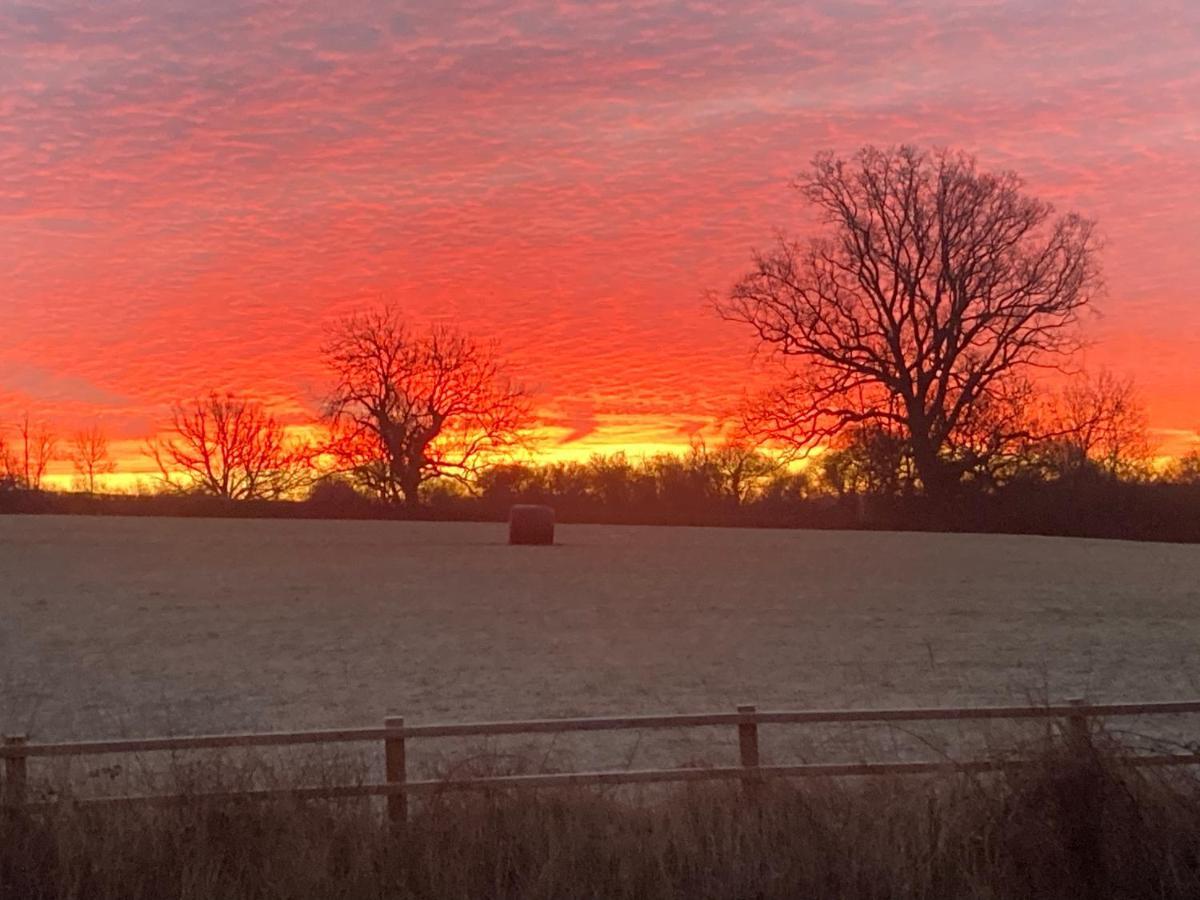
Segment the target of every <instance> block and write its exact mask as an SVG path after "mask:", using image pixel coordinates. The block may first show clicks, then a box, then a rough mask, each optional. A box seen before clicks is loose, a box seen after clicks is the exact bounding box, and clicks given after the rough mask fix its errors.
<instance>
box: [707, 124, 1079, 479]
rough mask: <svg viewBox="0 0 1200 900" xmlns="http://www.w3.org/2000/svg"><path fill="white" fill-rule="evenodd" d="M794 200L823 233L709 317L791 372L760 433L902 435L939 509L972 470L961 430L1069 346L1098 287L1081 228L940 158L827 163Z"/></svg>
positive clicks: (781, 249)
mask: <svg viewBox="0 0 1200 900" xmlns="http://www.w3.org/2000/svg"><path fill="white" fill-rule="evenodd" d="M795 187H796V188H797V189H798V190H799V192H800V194H801V196H802V197H803V198H804V199H805V200H806V201H807V202H808V203H809V204H811V205H812V206H813V207H815V209H816V210H817V211H818V212H819V213H820V214H821V215H822V216H823V218H824V221H825V222H826V224H827V225H828V227H829V230H828V232H827V233H826V234H825V235H824V236H823V237H820V238H817V239H814V240H812V241H810V242H808V243H807V244H801V243H798V242H795V241H791V240H787V239H784V238H782V237H781V238H780V240H779V242H778V244H777V246H776V247H775V248H774V249H773V250H771V251H770V252H767V253H762V254H759V255H757V256H756V258H755V260H754V268H753V271H752V272H751V273H750V274H748V275H747V276H746V277H744V278H743V279H742V280H741V281H740V282H738V284H737V285H736V286H735V287H734V288H733V289H732V290H731V292H730V293H729V295H728V296H727V297H725V298H724V299H722V300H720V301H718V303H717V306H718V310H719V312H720V313H721V314H722V315H723V316H724V317H725V318H727V319H731V320H734V321H739V322H743V323H745V324H747V325H749V326H750V327H751V329H752V330H753V331H754V333H755V334H756V335H757V337H758V339H759V340H760V342H762V344H764V345H765V346H766V347H768V348H771V349H773V350H775V351H777V352H778V353H779V354H781V355H782V356H783V357H785V359H786V360H789V361H792V362H795V363H798V364H799V365H798V367H797V368H792V369H790V370H789V376H790V377H789V379H788V381H787V383H786V384H784V385H783V386H782V387H781V388H779V389H777V390H775V391H773V392H772V393H771V394H770V395H769V396H768V397H767V398H766V399H767V402H766V404H765V405H764V408H763V415H762V416H761V418H760V422H761V425H762V426H763V428H764V430H765V432H766V433H767V434H769V435H771V436H774V437H779V438H784V439H786V440H789V441H791V442H792V443H793V444H794V445H796V446H798V447H802V448H809V447H813V446H817V445H820V444H823V443H827V442H828V441H829V440H830V438H832V437H833V436H834V435H837V434H840V433H841V432H842V431H843V430H845V429H846V428H848V427H851V426H854V425H865V424H873V425H877V426H881V427H884V428H887V429H899V430H900V431H901V432H902V433H903V435H904V438H905V441H906V443H907V445H908V449H909V452H910V453H911V454H912V459H913V463H914V465H915V467H916V470H917V472H918V474H919V476H920V480H921V484H922V486H923V488H924V490H925V492H926V493H927V494H929V495H930V496H933V497H936V498H942V499H944V498H946V497H947V496H948V495H949V494H951V493H952V492H953V491H954V490H955V488H956V485H957V484H958V483H959V482H960V480H961V478H962V476H963V474H964V472H966V471H967V470H968V469H969V468H971V467H972V466H973V465H976V464H977V460H975V459H974V458H973V457H974V454H975V452H977V450H978V448H975V449H974V450H973V451H972V452H970V453H964V451H963V444H964V429H966V430H967V431H970V430H971V429H970V428H969V427H968V426H969V423H970V422H971V420H972V418H973V417H974V416H975V415H976V413H977V411H978V410H979V409H980V407H981V405H982V404H986V403H989V402H991V401H992V400H993V399H994V398H996V396H997V394H999V393H1002V392H1003V390H1004V386H1005V384H1006V382H1007V381H1008V380H1009V379H1011V378H1012V377H1014V376H1020V375H1021V374H1022V372H1023V371H1024V370H1026V369H1028V368H1029V367H1032V366H1036V365H1041V364H1046V363H1048V362H1051V361H1052V360H1053V359H1054V358H1055V357H1058V356H1060V355H1062V354H1065V353H1068V352H1069V351H1071V350H1072V349H1073V348H1074V347H1075V345H1076V344H1075V340H1074V338H1073V334H1074V332H1073V329H1072V327H1071V326H1073V325H1074V323H1075V322H1076V319H1077V314H1078V312H1079V310H1080V309H1081V308H1083V307H1084V306H1085V305H1086V304H1087V303H1088V302H1089V300H1090V299H1091V297H1092V294H1093V292H1094V290H1095V288H1096V286H1097V284H1098V279H1099V276H1098V270H1097V265H1096V261H1095V256H1096V252H1095V251H1096V241H1095V238H1094V237H1093V226H1092V224H1091V223H1090V222H1088V221H1086V220H1084V219H1082V218H1080V217H1079V216H1077V215H1074V214H1071V215H1066V216H1062V217H1059V218H1053V209H1052V207H1051V206H1050V205H1049V204H1047V203H1044V202H1041V201H1039V200H1036V199H1034V198H1031V197H1028V196H1026V195H1024V194H1023V193H1022V192H1021V181H1020V179H1019V178H1018V177H1017V176H1016V175H1014V174H1012V173H1000V174H990V173H986V172H982V171H979V170H978V169H977V167H976V163H975V160H974V159H973V158H971V157H970V156H967V155H964V154H960V153H951V152H948V151H943V152H938V153H933V154H928V153H924V152H921V151H919V150H917V149H914V148H912V147H900V148H896V149H889V150H880V149H876V148H873V147H866V148H864V149H863V150H861V151H860V152H859V153H858V154H857V155H856V156H855V157H854V158H853V160H851V161H849V162H846V161H844V160H841V159H838V158H837V157H835V156H834V155H832V154H829V153H825V154H821V155H819V156H817V157H816V159H815V160H814V162H813V165H812V168H811V170H810V171H809V173H808V174H807V175H804V176H802V177H801V178H800V179H799V180H798V181H797V182H796V184H795Z"/></svg>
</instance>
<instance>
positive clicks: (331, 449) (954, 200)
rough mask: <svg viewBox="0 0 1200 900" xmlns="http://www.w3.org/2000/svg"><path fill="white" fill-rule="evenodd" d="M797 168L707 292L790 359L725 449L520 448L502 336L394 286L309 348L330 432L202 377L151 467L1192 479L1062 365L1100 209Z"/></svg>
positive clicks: (623, 501) (95, 469)
mask: <svg viewBox="0 0 1200 900" xmlns="http://www.w3.org/2000/svg"><path fill="white" fill-rule="evenodd" d="M793 188H794V189H795V190H796V192H797V194H798V195H799V197H800V198H801V200H802V201H803V202H804V203H806V204H807V205H808V206H809V208H810V209H812V210H814V211H815V212H816V213H817V214H818V216H819V218H820V220H821V221H822V223H823V228H822V230H821V232H820V233H819V234H818V235H816V236H815V237H813V238H811V239H809V240H806V241H800V240H797V239H793V238H789V237H786V236H781V237H779V238H778V240H777V241H776V243H775V245H774V246H772V247H770V248H769V249H767V250H765V251H761V252H758V253H756V254H755V255H754V257H753V259H752V264H751V266H750V269H749V271H748V272H747V273H746V275H744V276H743V277H742V278H741V279H739V280H738V281H737V282H736V283H735V284H734V285H733V287H732V288H731V289H729V290H728V291H725V292H718V293H714V294H713V295H712V296H711V303H712V306H713V307H714V309H715V310H716V312H717V313H718V314H719V315H720V316H722V317H723V318H725V319H726V320H729V321H731V322H734V323H737V324H738V325H740V326H742V327H744V328H746V329H747V330H748V332H749V333H750V334H751V335H752V337H753V338H754V339H755V340H756V342H757V343H758V344H759V346H760V348H761V350H763V351H764V355H765V356H766V357H767V358H768V359H770V360H771V365H772V366H773V368H774V371H775V372H776V374H777V378H776V379H775V381H774V386H773V387H771V388H769V389H768V390H766V391H764V392H761V393H758V394H755V395H750V396H747V397H745V398H744V401H743V404H742V408H741V410H740V412H739V414H738V415H737V416H736V422H735V423H733V427H732V428H731V429H730V430H729V433H730V434H731V435H732V436H731V437H730V438H729V439H728V440H727V441H725V442H723V443H721V444H720V445H718V446H713V447H708V446H706V445H705V444H703V443H701V442H696V443H694V444H693V445H692V446H691V447H690V448H689V449H688V450H687V451H686V452H684V453H682V454H678V455H675V456H655V457H651V458H648V459H644V460H638V461H631V460H629V459H627V458H626V457H624V456H623V455H620V454H618V455H615V456H612V457H596V458H594V459H592V460H590V461H588V462H584V463H560V464H550V465H531V464H526V463H518V462H515V460H516V459H517V458H519V457H520V456H521V455H523V451H524V450H526V449H529V447H530V437H529V436H530V433H531V431H532V430H533V426H534V425H535V420H534V415H533V398H532V397H531V395H530V393H529V392H528V391H527V390H526V389H525V388H524V387H523V386H522V385H521V384H520V383H519V382H517V381H515V380H514V379H513V378H512V377H511V376H510V375H509V374H508V370H507V368H506V366H505V365H504V363H503V361H502V359H501V357H500V355H499V351H498V348H497V347H496V346H495V345H494V344H493V343H488V342H483V341H479V340H476V339H474V338H472V337H471V336H470V335H468V334H465V333H463V332H460V331H458V330H455V329H452V328H447V327H443V326H435V327H433V328H430V329H424V330H421V329H416V328H414V327H413V326H412V325H411V324H410V323H408V322H407V321H406V320H405V317H404V315H403V314H402V311H401V310H400V309H399V308H398V307H395V306H383V307H380V308H377V309H369V310H364V311H361V312H359V313H356V314H354V315H351V316H349V317H347V318H345V319H343V320H341V321H339V322H337V323H336V324H335V325H334V326H333V327H332V328H331V329H330V330H329V332H328V334H327V337H326V340H325V342H324V344H323V346H322V348H321V353H322V357H323V359H324V362H325V364H326V368H327V370H328V372H329V391H328V396H327V398H326V402H325V403H324V405H323V408H322V410H321V425H322V429H321V432H322V433H323V434H326V435H327V438H325V439H323V440H320V441H312V440H302V439H298V438H295V437H293V436H289V433H288V430H287V429H286V428H285V427H284V426H283V424H282V423H281V422H280V421H279V419H278V418H277V417H276V415H275V414H274V413H273V412H272V411H271V410H270V409H269V408H267V407H266V406H264V405H263V404H261V403H260V402H257V401H255V400H253V399H250V398H248V397H242V396H235V395H230V394H221V393H216V392H212V393H208V394H206V395H203V396H200V397H197V398H194V399H192V400H188V401H182V402H178V403H176V404H174V405H173V407H172V409H171V412H170V419H169V422H168V424H167V427H166V428H165V429H164V430H163V432H162V433H161V434H160V436H158V437H155V438H154V439H152V440H151V441H150V442H148V444H147V453H148V455H149V457H150V458H151V459H152V460H153V461H154V463H155V465H156V467H157V469H158V473H159V474H158V478H157V486H158V488H159V489H160V490H162V491H164V492H167V493H171V494H176V495H194V494H199V495H205V496H211V497H216V498H220V499H223V500H229V501H260V500H279V499H283V498H296V497H300V496H304V495H306V494H309V493H311V494H312V496H313V497H314V498H315V499H316V500H317V501H318V502H325V501H330V500H331V498H332V499H334V500H336V499H337V497H339V496H340V497H341V498H342V502H343V504H345V503H350V502H355V501H353V500H352V499H351V498H352V497H363V498H368V499H369V500H371V501H372V502H375V503H378V504H385V505H389V506H399V507H403V508H405V509H407V510H408V511H409V512H410V513H413V512H415V511H417V510H418V509H419V508H420V507H421V506H422V505H434V506H437V505H438V504H441V505H442V506H443V507H445V505H446V503H448V502H451V500H452V499H453V500H454V502H458V503H459V504H460V505H462V504H463V503H465V502H466V500H467V498H475V500H477V501H478V502H482V503H486V502H491V501H495V500H496V498H504V499H505V500H506V501H510V500H511V501H516V500H524V499H532V498H541V499H545V500H547V501H554V502H556V503H557V504H559V505H563V504H565V505H567V506H572V507H577V508H579V509H588V508H590V509H593V510H594V509H600V508H603V509H607V510H610V511H611V510H613V509H618V508H621V507H623V506H625V507H628V508H629V509H631V510H632V509H638V508H641V507H643V506H644V507H656V508H658V509H659V510H660V512H661V511H662V510H672V511H677V512H679V513H680V515H683V514H684V513H685V512H686V513H687V514H690V515H693V516H694V515H700V513H701V511H703V510H726V511H727V510H731V509H744V508H747V507H753V508H758V509H768V508H769V509H778V508H781V504H783V505H786V504H787V503H799V502H802V501H804V502H807V501H812V500H814V499H816V498H833V499H834V500H840V501H843V502H845V503H847V504H849V501H847V498H872V500H873V501H881V500H885V499H889V498H890V499H892V500H897V499H899V500H903V501H904V502H905V503H910V504H911V503H914V502H917V501H918V500H919V501H920V503H921V504H923V507H922V508H924V509H932V510H935V511H938V510H940V511H941V513H943V514H945V513H948V512H949V511H951V510H953V509H955V508H961V505H962V502H963V500H964V498H965V497H971V496H976V497H977V496H984V495H995V494H997V493H998V492H1002V491H1005V490H1009V491H1010V493H1011V490H1012V489H1014V488H1020V489H1022V490H1023V489H1026V488H1027V487H1028V486H1030V485H1041V486H1043V487H1045V486H1047V485H1055V486H1056V487H1057V489H1060V490H1061V489H1065V488H1068V487H1069V488H1071V489H1072V490H1076V491H1078V490H1083V489H1085V488H1087V489H1092V488H1094V487H1095V486H1096V485H1100V484H1113V483H1122V484H1127V485H1147V484H1151V483H1155V484H1194V483H1195V482H1196V480H1197V477H1198V475H1200V456H1198V454H1197V452H1195V451H1193V452H1192V453H1190V454H1189V455H1187V456H1185V457H1184V458H1182V459H1180V460H1177V461H1175V462H1174V463H1173V464H1172V465H1171V466H1170V467H1169V468H1168V469H1166V470H1159V469H1156V468H1155V467H1154V465H1153V462H1154V460H1153V447H1152V445H1151V442H1150V441H1149V439H1148V436H1147V427H1146V417H1145V412H1144V409H1143V406H1142V404H1141V402H1140V400H1139V398H1138V396H1137V392H1136V390H1135V388H1134V385H1133V383H1132V382H1131V381H1130V380H1128V379H1124V378H1120V377H1118V376H1116V375H1114V374H1112V373H1109V372H1100V373H1097V374H1094V375H1088V374H1086V373H1078V372H1074V373H1071V372H1070V367H1071V364H1072V360H1073V359H1074V358H1076V351H1077V350H1078V349H1079V347H1080V330H1079V322H1080V317H1081V315H1082V314H1083V313H1084V312H1085V311H1086V310H1087V309H1089V308H1090V306H1091V305H1092V302H1093V300H1094V298H1095V297H1096V295H1097V293H1098V292H1099V291H1100V288H1101V273H1100V267H1099V262H1098V253H1099V242H1098V240H1097V237H1096V229H1095V225H1094V223H1092V222H1090V221H1088V220H1086V219H1084V218H1083V217H1081V216H1079V215H1076V214H1073V213H1069V214H1066V215H1057V214H1056V213H1055V211H1054V209H1053V208H1052V207H1051V205H1050V204H1048V203H1046V202H1044V201H1041V200H1038V199H1036V198H1033V197H1030V196H1028V195H1027V194H1026V193H1025V192H1024V190H1023V185H1022V183H1021V180H1020V179H1019V178H1018V177H1017V176H1016V175H1015V174H1013V173H1008V172H1001V173H990V172H985V171H982V170H980V169H979V168H978V166H977V164H976V162H975V160H974V159H973V158H972V157H970V156H968V155H966V154H962V153H954V152H950V151H938V152H924V151H921V150H918V149H916V148H913V147H906V146H905V147H896V148H888V149H879V148H874V147H865V148H863V149H862V150H861V151H860V152H858V153H857V154H856V155H854V156H853V157H851V158H849V159H841V158H838V157H835V156H834V155H832V154H821V155H818V156H817V157H816V158H815V160H814V161H813V163H812V165H811V167H810V168H809V170H808V171H807V172H806V173H805V174H803V175H802V176H800V177H799V178H797V180H796V181H795V182H794V184H793ZM1046 370H1058V371H1059V374H1058V375H1057V376H1056V377H1055V378H1052V379H1046V378H1040V377H1039V375H1040V374H1041V373H1044V372H1045V371H1046ZM1047 383H1053V384H1058V385H1060V386H1059V387H1055V388H1048V387H1046V384H1047ZM56 445H57V441H56V440H55V438H54V436H53V435H52V434H50V433H49V432H48V431H47V430H46V429H44V428H41V427H39V426H36V425H33V424H31V423H30V420H29V417H28V416H26V417H25V418H24V419H23V420H22V421H21V422H20V423H19V424H18V428H17V431H16V437H15V438H14V439H12V440H9V441H7V442H2V443H0V479H2V481H0V484H4V485H7V486H8V487H9V488H10V489H20V488H27V489H37V488H39V487H40V486H41V485H42V483H43V480H44V476H45V471H46V467H47V465H48V463H49V461H50V460H51V459H53V458H54V456H55V449H56ZM68 455H69V458H70V459H71V460H72V462H73V463H74V466H75V470H76V472H77V474H78V482H77V483H78V485H79V486H80V487H81V489H82V490H84V491H85V492H89V493H90V492H94V491H95V488H96V484H97V478H98V477H99V476H101V475H103V474H105V473H107V472H109V471H111V469H112V461H111V459H110V458H109V455H108V452H107V444H106V441H105V439H104V436H103V434H101V433H100V432H99V431H97V430H96V429H91V430H89V431H87V432H82V433H80V434H78V435H75V436H74V437H73V439H72V440H71V442H70V452H69V454H68ZM322 498H325V501H322ZM454 498H457V499H454Z"/></svg>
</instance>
